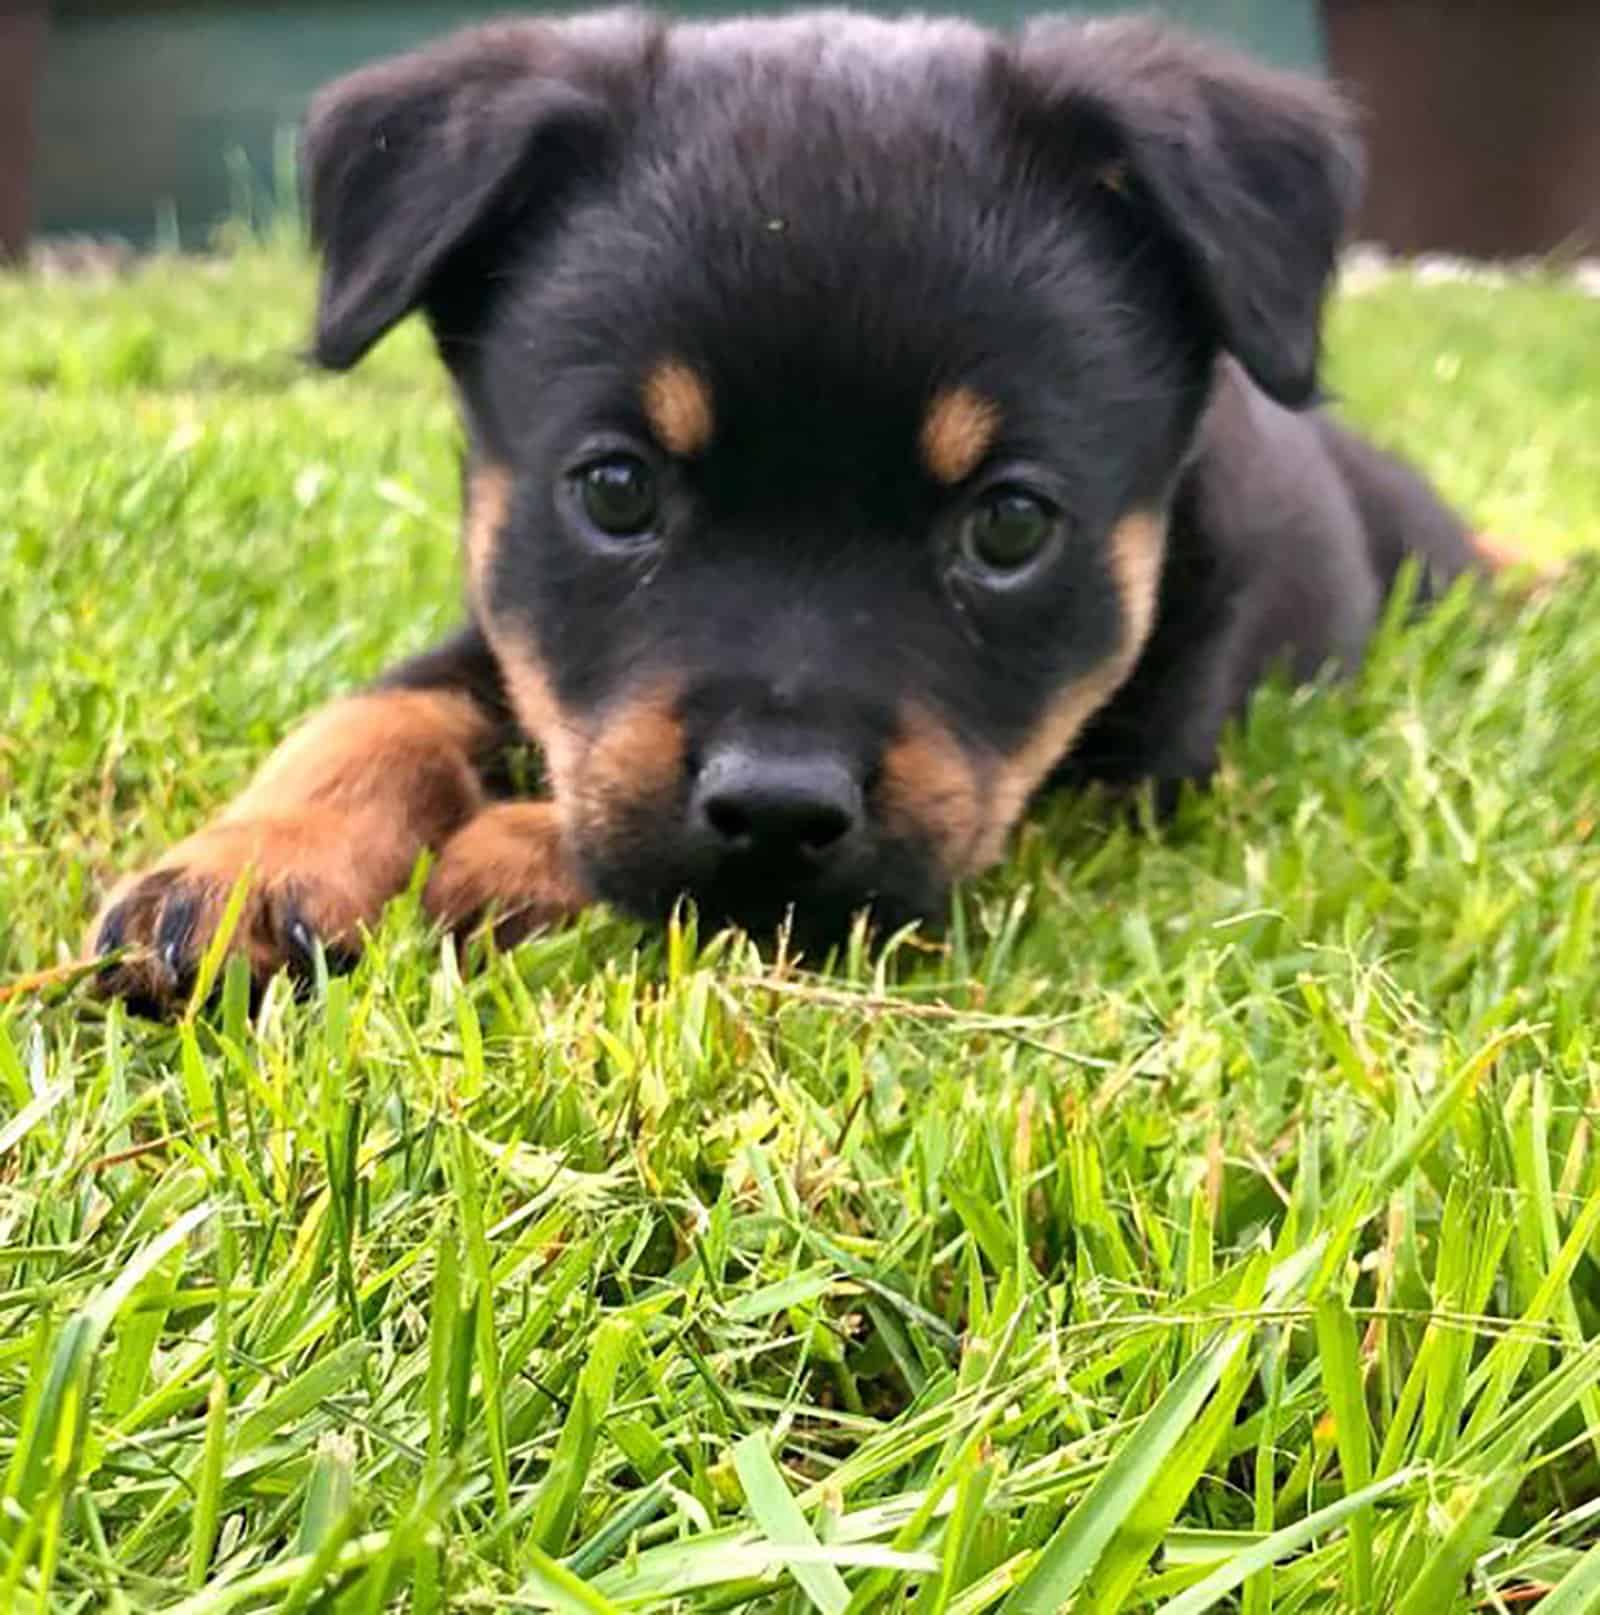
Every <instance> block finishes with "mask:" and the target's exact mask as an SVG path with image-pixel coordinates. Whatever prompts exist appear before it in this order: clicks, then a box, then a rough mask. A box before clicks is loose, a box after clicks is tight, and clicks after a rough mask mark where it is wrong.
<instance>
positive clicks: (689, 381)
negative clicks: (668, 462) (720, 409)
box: [642, 359, 716, 460]
mask: <svg viewBox="0 0 1600 1615" xmlns="http://www.w3.org/2000/svg"><path fill="white" fill-rule="evenodd" d="M642 396H643V400H644V413H645V419H646V420H648V421H649V423H650V430H651V431H652V432H654V433H655V436H656V441H657V442H658V443H660V445H661V446H662V448H664V449H665V450H666V451H667V452H668V453H669V454H676V455H678V456H679V457H680V458H681V459H686V460H689V459H693V458H694V457H695V456H696V455H698V454H704V453H705V451H706V450H707V449H708V448H710V446H711V437H712V433H713V431H714V430H715V427H716V416H715V414H714V412H713V410H712V407H711V389H710V387H709V386H708V385H707V384H706V380H705V377H703V376H702V375H700V373H699V372H698V371H696V370H694V369H692V368H691V367H690V366H688V365H686V364H685V363H684V362H683V361H682V360H681V359H663V360H662V361H661V362H660V364H658V365H657V366H656V367H655V369H654V370H652V371H651V372H650V374H649V375H648V376H646V377H645V379H644V387H643V389H642Z"/></svg>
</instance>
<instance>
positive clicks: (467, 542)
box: [462, 461, 512, 617]
mask: <svg viewBox="0 0 1600 1615" xmlns="http://www.w3.org/2000/svg"><path fill="white" fill-rule="evenodd" d="M511 490H512V483H511V473H510V472H509V471H508V470H507V469H506V468H505V467H504V466H503V465H497V464H495V463H494V462H493V461H488V462H485V463H484V464H481V465H477V466H474V467H473V469H472V472H471V474H470V476H469V477H468V478H467V513H466V520H465V522H464V523H463V525H462V537H463V547H464V548H465V550H466V561H467V594H468V596H469V597H470V599H471V600H472V603H473V605H474V606H475V607H476V608H477V611H478V615H479V616H480V617H481V616H483V615H484V606H485V600H484V587H485V583H486V581H487V579H488V576H489V569H490V567H491V566H492V565H493V562H494V553H495V550H496V548H497V547H498V546H499V543H500V534H501V533H502V532H503V531H504V530H505V525H506V518H507V517H508V516H509V515H510V514H511Z"/></svg>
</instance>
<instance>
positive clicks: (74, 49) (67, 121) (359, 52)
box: [34, 0, 1321, 246]
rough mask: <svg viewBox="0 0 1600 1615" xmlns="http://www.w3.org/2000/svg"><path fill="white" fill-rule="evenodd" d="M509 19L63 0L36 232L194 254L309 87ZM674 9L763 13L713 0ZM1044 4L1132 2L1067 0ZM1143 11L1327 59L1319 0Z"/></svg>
mask: <svg viewBox="0 0 1600 1615" xmlns="http://www.w3.org/2000/svg"><path fill="white" fill-rule="evenodd" d="M508 9H512V7H510V6H508V5H506V4H500V5H495V4H484V3H481V0H461V3H455V4H452V3H449V0H417V3H409V0H388V3H385V4H378V3H373V0H323V3H320V4H313V3H309V0H301V3H281V0H280V3H279V4H271V3H267V0H255V3H248V4H246V3H229V0H211V3H209V4H199V3H194V4H183V3H173V0H143V3H140V0H58V4H57V6H56V11H55V20H54V23H53V26H52V31H51V36H50V42H49V49H48V51H47V54H46V58H45V73H44V83H43V86H42V89H41V94H40V104H39V131H38V134H39V139H38V151H37V163H36V168H35V174H34V192H35V209H36V216H37V223H38V227H39V229H40V230H41V231H43V232H45V233H62V232H89V233H94V234H116V235H123V236H127V237H129V238H131V239H133V240H136V241H142V242H148V241H151V240H152V239H158V238H161V237H163V236H165V237H167V238H168V239H172V238H174V237H176V238H178V239H181V241H182V243H183V244H184V245H188V246H195V245H201V244H203V243H204V242H205V241H206V239H207V238H208V236H209V235H210V233H211V232H212V230H213V229H214V228H215V226H216V225H217V223H218V222H220V221H221V220H222V219H224V218H227V217H230V216H238V215H239V214H240V213H253V214H254V215H255V216H256V217H258V218H259V217H260V216H262V214H263V212H264V211H265V210H266V208H267V207H269V206H270V202H271V199H272V198H273V197H274V196H275V195H276V194H278V192H279V187H280V185H281V183H282V181H283V179H284V177H285V175H284V170H285V168H286V166H287V165H286V161H285V159H286V157H287V153H288V148H289V141H288V140H287V139H286V134H287V132H289V131H292V130H293V128H294V126H295V124H296V123H297V121H298V119H299V117H300V113H301V111H302V109H303V107H304V105H305V100H306V97H307V96H308V95H309V94H310V92H311V91H312V90H313V89H314V88H315V87H316V86H317V85H318V84H321V83H323V82H324V81H325V80H327V79H329V78H331V77H333V76H334V75H335V74H338V73H341V72H343V71H345V70H346V69H348V68H351V67H354V66H356V65H357V64H359V63H361V62H363V61H368V60H371V59H372V58H373V57H376V56H381V55H384V54H386V53H389V52H392V51H396V50H401V49H404V48H406V47H407V46H410V45H415V44H417V43H419V42H420V41H422V40H425V39H428V38H430V37H432V36H435V35H438V34H441V33H444V32H446V31H447V30H449V29H450V28H453V27H457V26H459V25H461V24H462V23H465V22H469V21H475V20H478V19H481V18H484V17H489V16H503V15H505V13H506V12H507V10H508ZM563 9H565V8H563ZM681 9H683V10H685V11H692V12H694V13H696V14H699V15H709V14H714V13H716V12H718V11H729V12H731V11H736V10H737V11H749V10H752V9H763V8H762V7H761V6H759V5H754V6H752V5H750V4H743V5H735V4H726V3H718V0H711V3H709V4H706V3H702V4H695V5H689V6H685V7H683V8H681ZM765 9H775V8H772V7H767V8H765ZM876 9H880V10H882V9H889V8H886V7H883V6H879V7H877V8H876ZM921 9H924V10H930V11H938V10H946V11H956V10H960V11H964V12H968V13H969V14H973V15H977V16H980V17H983V18H986V19H987V20H990V21H993V22H997V23H1010V22H1014V21H1016V20H1017V19H1018V18H1019V17H1021V16H1024V15H1026V14H1028V13H1029V12H1030V11H1032V10H1035V9H1038V8H1036V7H1029V6H1027V5H1024V4H1020V3H1017V0H975V3H974V4H972V5H966V6H962V5H954V4H946V5H942V6H941V5H938V4H930V5H927V6H924V7H922V8H921ZM1047 9H1050V10H1055V11H1072V12H1079V13H1106V12H1112V11H1118V10H1128V9H1134V8H1133V7H1131V6H1129V5H1125V4H1123V5H1119V4H1117V3H1115V0H1098V3H1097V0H1069V3H1067V4H1064V5H1063V4H1058V5H1054V6H1051V7H1049V8H1047ZM1137 9H1141V10H1150V9H1159V10H1163V11H1165V12H1167V13H1168V14H1170V15H1172V16H1173V17H1175V18H1177V19H1179V20H1181V21H1183V22H1185V23H1187V24H1188V25H1189V26H1191V27H1195V28H1200V29H1205V30H1208V31H1210V32H1213V33H1218V34H1221V35H1223V36H1225V37H1227V38H1230V39H1233V40H1235V41H1238V42H1240V43H1242V44H1244V45H1246V46H1247V47H1249V48H1251V49H1253V50H1255V51H1256V52H1257V53H1259V54H1260V55H1263V56H1265V57H1268V58H1269V59H1271V60H1274V61H1277V62H1281V63H1284V64H1286V65H1289V66H1294V67H1317V66H1319V65H1320V63H1321V41H1320V38H1319V33H1318V27H1317V21H1316V17H1317V9H1316V5H1315V0H1167V4H1165V5H1158V6H1156V7H1154V8H1152V7H1151V6H1150V5H1149V4H1148V3H1147V4H1145V5H1143V6H1140V7H1138V8H1137Z"/></svg>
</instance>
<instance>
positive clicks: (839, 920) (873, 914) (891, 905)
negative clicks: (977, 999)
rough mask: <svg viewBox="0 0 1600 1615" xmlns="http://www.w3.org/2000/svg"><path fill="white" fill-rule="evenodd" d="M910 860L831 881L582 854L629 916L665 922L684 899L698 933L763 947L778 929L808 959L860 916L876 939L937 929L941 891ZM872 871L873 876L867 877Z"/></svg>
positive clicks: (610, 899)
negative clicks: (697, 870)
mask: <svg viewBox="0 0 1600 1615" xmlns="http://www.w3.org/2000/svg"><path fill="white" fill-rule="evenodd" d="M909 862H910V860H896V863H898V864H900V867H898V868H883V869H880V870H874V871H871V872H868V871H863V872H862V874H863V875H866V876H867V877H868V878H866V879H861V880H858V879H851V880H849V881H837V882H836V881H831V880H829V879H827V878H826V877H823V878H818V877H816V876H815V874H814V873H811V872H800V871H796V870H792V869H790V870H784V869H779V868H772V867H765V868H763V867H761V866H759V865H756V864H753V863H752V864H747V865H744V866H737V865H735V866H733V867H729V868H726V869H722V870H718V871H716V872H715V873H714V874H710V875H707V874H704V873H701V874H700V875H699V878H695V875H693V874H691V873H690V872H689V871H682V872H680V873H679V874H678V875H677V876H676V877H674V876H673V875H671V874H669V873H668V872H667V871H665V870H664V869H663V868H662V867H661V866H660V865H659V864H655V865H653V866H651V865H642V864H640V863H637V862H634V861H632V860H618V859H614V858H613V859H604V858H585V859H583V865H584V869H585V874H586V877H587V881H588V886H589V889H590V890H591V891H593V892H594V893H595V895H596V896H598V897H600V898H601V899H603V900H604V901H605V902H607V903H610V904H611V905H612V906H613V907H615V908H618V909H621V910H623V911H624V912H626V913H628V914H631V915H633V916H634V917H635V918H636V919H641V920H644V921H646V922H647V923H652V924H662V923H665V921H666V920H667V919H668V918H669V917H670V916H671V914H672V913H673V911H674V910H675V909H676V908H677V907H678V905H679V904H681V903H683V902H685V901H687V902H689V903H691V904H693V906H694V910H695V913H696V915H697V916H698V919H699V925H700V933H701V935H702V936H709V935H711V934H713V933H714V932H716V931H721V930H724V929H728V928H734V929H737V930H740V931H743V932H745V933H747V934H748V935H749V936H750V937H751V938H753V939H754V940H755V941H756V942H758V943H761V944H768V943H771V942H772V941H774V940H775V939H776V938H777V937H778V936H779V935H780V934H782V935H783V936H785V937H786V938H787V943H788V947H789V950H790V952H792V953H799V954H802V955H804V956H805V958H806V959H808V960H809V961H810V962H811V963H813V964H820V963H821V961H822V959H823V957H824V956H825V955H826V954H827V953H828V952H829V950H830V949H832V948H835V947H837V946H839V945H840V944H842V943H844V942H845V941H846V940H847V939H848V938H849V936H850V933H851V929H852V927H853V926H854V925H855V924H856V922H857V920H858V919H859V918H861V917H862V916H865V918H866V921H867V924H868V927H869V929H870V931H871V933H872V935H873V936H874V937H875V938H877V939H878V940H882V939H883V938H885V937H888V936H890V935H892V934H893V933H894V932H895V931H897V930H900V929H901V928H902V927H904V926H906V925H909V924H912V923H913V922H918V923H921V924H923V925H926V926H930V927H937V926H938V925H939V924H940V923H941V922H942V921H943V919H944V916H945V913H946V911H947V909H948V905H949V891H948V888H947V887H946V886H945V885H944V883H943V882H942V881H939V880H938V879H936V878H935V877H933V876H932V875H930V874H925V873H924V872H923V871H922V870H920V869H917V870H915V871H913V870H912V869H911V868H909V867H906V864H908V863H909ZM873 874H876V875H877V876H879V878H878V879H875V880H874V879H872V878H870V877H871V875H873Z"/></svg>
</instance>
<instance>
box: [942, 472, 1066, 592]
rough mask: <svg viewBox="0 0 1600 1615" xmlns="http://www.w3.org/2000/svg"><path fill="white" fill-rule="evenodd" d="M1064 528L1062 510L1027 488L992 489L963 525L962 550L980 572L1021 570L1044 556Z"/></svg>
mask: <svg viewBox="0 0 1600 1615" xmlns="http://www.w3.org/2000/svg"><path fill="white" fill-rule="evenodd" d="M1060 527H1061V512H1060V510H1059V509H1057V507H1056V506H1055V505H1053V504H1052V503H1051V502H1050V501H1049V500H1048V499H1045V498H1043V497H1042V496H1041V495H1039V494H1036V493H1033V492H1032V491H1031V490H1029V489H1027V488H1021V487H1017V486H1015V485H1013V484H1003V485H1001V486H1000V487H998V488H991V489H990V490H989V491H988V492H987V493H986V494H984V495H983V497H982V499H981V500H980V501H979V503H978V504H977V505H976V506H975V507H974V508H973V509H972V510H971V511H970V512H969V513H968V515H967V519H966V521H965V522H964V523H963V524H962V528H961V553H962V555H963V557H964V558H965V560H966V561H967V563H968V565H969V566H971V567H973V568H974V569H975V570H977V571H979V572H988V573H993V574H996V575H998V576H1005V575H1007V574H1010V573H1014V572H1020V571H1022V570H1023V568H1025V567H1026V566H1028V564H1029V563H1030V562H1032V561H1033V560H1035V559H1036V558H1037V557H1038V556H1039V555H1041V554H1042V553H1043V551H1044V549H1045V547H1046V546H1047V545H1048V544H1049V543H1050V540H1051V539H1052V538H1054V537H1055V535H1056V533H1057V532H1058V531H1059V530H1060Z"/></svg>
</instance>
